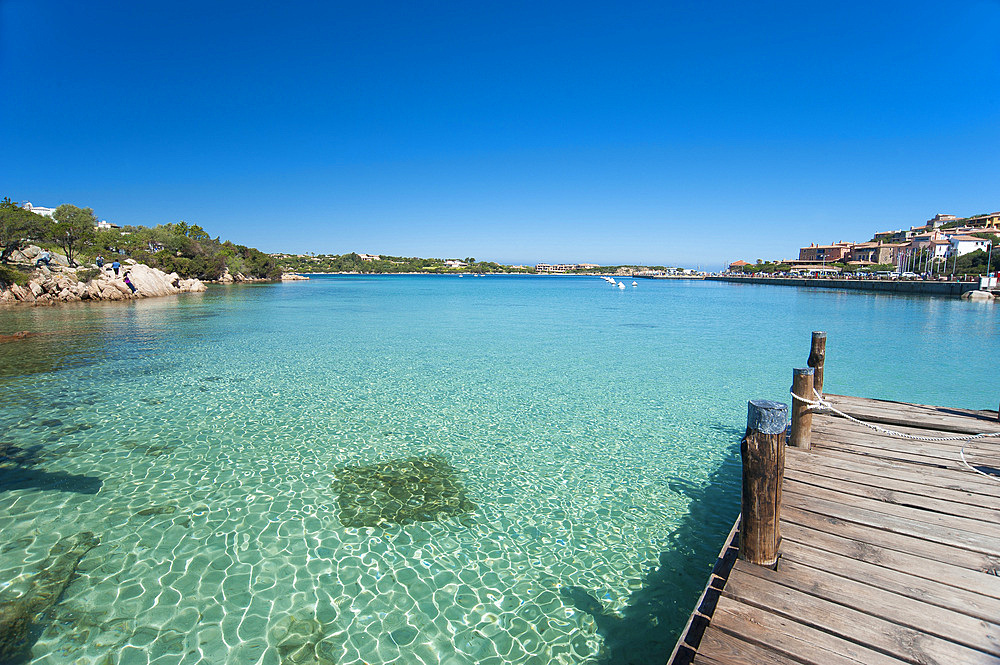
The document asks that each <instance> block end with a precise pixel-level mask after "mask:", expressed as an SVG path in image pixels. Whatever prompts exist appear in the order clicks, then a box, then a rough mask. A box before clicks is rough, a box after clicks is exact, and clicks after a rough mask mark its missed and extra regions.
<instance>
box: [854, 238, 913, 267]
mask: <svg viewBox="0 0 1000 665" xmlns="http://www.w3.org/2000/svg"><path fill="white" fill-rule="evenodd" d="M906 246H907V244H906V243H891V242H888V243H887V242H862V243H858V244H856V245H853V246H852V247H851V251H850V252H848V255H847V260H848V261H849V262H851V263H855V262H857V263H871V264H883V265H886V264H890V263H895V262H896V257H897V256H899V252H900V251H901V250H902V249H903V248H904V247H906Z"/></svg>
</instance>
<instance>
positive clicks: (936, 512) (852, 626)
mask: <svg viewBox="0 0 1000 665" xmlns="http://www.w3.org/2000/svg"><path fill="white" fill-rule="evenodd" d="M825 397H826V398H828V399H830V400H831V401H832V402H833V403H834V404H835V405H836V406H837V408H839V409H842V410H843V411H845V412H847V413H850V414H851V415H853V416H855V417H857V418H861V419H863V420H866V421H868V422H876V423H879V424H882V425H883V426H888V427H891V429H895V430H899V431H902V432H907V433H910V434H916V435H921V436H948V435H949V434H970V433H978V432H995V431H1000V424H998V423H997V420H996V418H997V414H996V412H995V411H970V410H966V409H952V408H943V407H934V406H926V405H920V404H903V403H899V402H888V401H880V400H868V399H863V398H858V397H845V396H840V395H834V396H830V395H827V396H825ZM812 445H813V448H812V449H811V450H802V449H796V448H788V449H787V451H786V458H785V476H784V482H783V485H782V504H781V521H780V529H781V536H782V541H781V544H780V548H779V557H780V558H779V561H778V565H777V567H776V569H774V570H771V569H769V568H765V567H762V566H755V565H753V564H750V563H747V562H745V561H736V562H735V563H734V564H732V566H731V570H730V571H729V574H728V577H727V578H725V579H722V578H719V577H717V576H716V577H713V580H714V582H715V588H716V590H717V593H718V598H717V600H716V602H715V603H714V604H713V605H712V606H711V607H709V608H707V609H709V610H710V612H706V611H705V610H706V605H705V603H704V602H701V603H700V604H699V609H700V614H699V620H700V626H699V630H698V635H697V638H696V639H688V642H687V643H686V644H687V656H686V659H681V658H676V657H675V658H673V659H672V660H671V661H670V662H671V663H674V665H682V664H683V663H692V662H693V663H695V664H705V665H750V664H751V663H756V664H761V665H785V664H786V663H787V664H793V663H794V664H797V665H826V664H828V663H829V664H833V665H858V664H865V665H868V664H873V665H879V664H884V665H899V664H901V663H910V664H920V665H951V664H952V663H962V664H968V665H986V664H987V663H989V664H991V665H1000V477H998V479H997V480H992V479H990V478H986V477H984V476H981V475H978V474H976V473H973V472H972V471H970V470H969V469H968V468H967V467H965V466H964V465H963V464H962V462H961V458H960V456H959V450H960V449H961V447H962V445H963V442H922V441H913V440H908V439H898V438H889V437H887V436H885V435H882V434H879V433H877V432H874V431H872V430H870V429H868V428H865V427H863V426H861V425H857V424H855V423H852V422H850V421H847V420H844V419H842V418H839V417H835V416H832V415H829V414H817V415H816V416H815V418H814V429H813V438H812ZM966 455H967V456H968V457H970V461H971V462H972V463H973V464H981V465H984V467H983V468H985V467H990V468H1000V439H983V440H977V441H976V442H974V443H973V444H970V445H969V447H968V448H967V450H966ZM973 458H974V461H973ZM720 585H721V592H719V586H720ZM706 621H707V625H706ZM687 633H688V631H685V636H682V638H681V641H684V639H685V637H686V636H687ZM681 641H679V644H680V642H681ZM675 656H677V654H676V652H675Z"/></svg>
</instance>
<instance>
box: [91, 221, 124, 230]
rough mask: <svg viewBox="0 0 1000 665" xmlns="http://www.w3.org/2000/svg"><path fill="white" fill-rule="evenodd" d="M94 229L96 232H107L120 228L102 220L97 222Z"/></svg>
mask: <svg viewBox="0 0 1000 665" xmlns="http://www.w3.org/2000/svg"><path fill="white" fill-rule="evenodd" d="M94 228H96V229H97V230H98V231H107V230H110V229H120V228H121V227H120V226H118V225H117V224H112V223H111V222H109V221H107V220H104V219H102V220H101V221H99V222H97V224H95V225H94Z"/></svg>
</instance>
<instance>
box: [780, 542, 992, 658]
mask: <svg viewBox="0 0 1000 665" xmlns="http://www.w3.org/2000/svg"><path fill="white" fill-rule="evenodd" d="M778 578H780V580H781V584H782V585H784V586H787V587H789V588H792V589H797V590H799V591H802V592H804V593H807V594H809V595H810V596H815V597H817V598H822V599H824V600H829V601H830V602H833V603H836V604H837V605H842V606H844V607H851V608H853V609H855V610H858V611H859V612H863V613H865V614H868V615H871V616H873V617H879V618H881V619H885V620H887V621H891V622H892V623H895V624H897V625H900V626H905V627H907V628H912V629H914V630H916V631H919V632H921V633H926V634H928V635H936V636H937V637H940V638H941V639H943V640H947V641H949V642H955V643H957V644H962V645H965V646H967V647H969V648H971V649H977V650H979V651H982V652H984V653H991V654H993V655H996V656H1000V626H998V625H996V624H994V623H990V622H989V621H984V620H982V619H978V618H976V617H971V616H968V615H966V614H961V613H959V612H953V611H951V610H949V609H947V608H943V607H940V606H937V605H933V604H931V603H926V602H923V601H920V600H916V599H914V598H910V597H907V596H905V595H901V594H897V593H894V592H892V591H886V590H885V589H881V588H879V587H877V586H873V585H869V584H865V583H863V582H858V581H856V580H852V579H850V578H848V577H842V576H840V575H837V574H835V573H833V572H828V571H827V570H823V569H821V568H815V567H813V566H807V565H803V564H800V563H798V562H796V561H794V560H788V561H784V560H783V561H782V564H781V565H780V566H779V567H778Z"/></svg>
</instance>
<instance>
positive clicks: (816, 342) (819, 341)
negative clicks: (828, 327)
mask: <svg viewBox="0 0 1000 665" xmlns="http://www.w3.org/2000/svg"><path fill="white" fill-rule="evenodd" d="M825 361H826V333H825V332H820V331H818V330H817V331H814V332H813V336H812V347H811V348H810V349H809V360H807V361H806V364H807V365H809V366H810V367H812V368H813V369H814V370H816V373H815V374H814V375H813V388H814V389H815V390H816V392H818V393H819V394H820V395H822V394H823V363H824V362H825ZM809 399H812V397H809Z"/></svg>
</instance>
